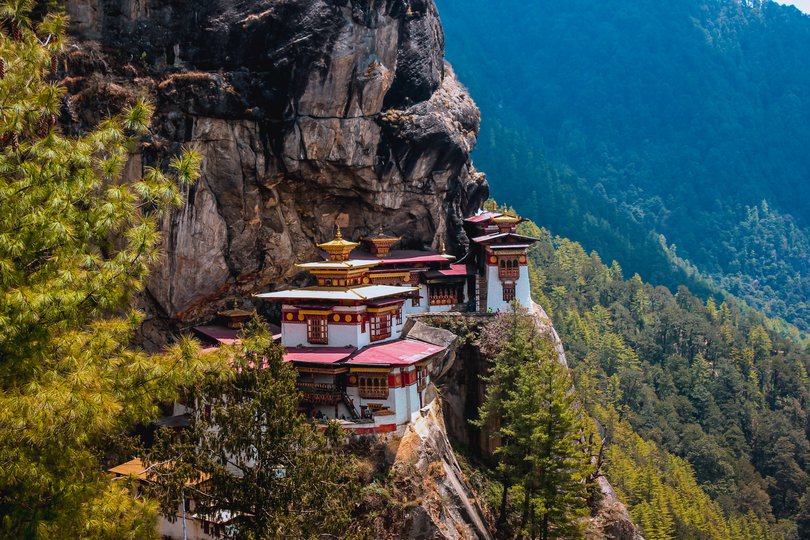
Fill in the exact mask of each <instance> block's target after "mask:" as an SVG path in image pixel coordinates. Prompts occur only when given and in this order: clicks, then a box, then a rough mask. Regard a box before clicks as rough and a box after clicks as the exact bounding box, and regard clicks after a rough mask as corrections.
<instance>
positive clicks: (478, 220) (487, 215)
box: [464, 212, 503, 223]
mask: <svg viewBox="0 0 810 540" xmlns="http://www.w3.org/2000/svg"><path fill="white" fill-rule="evenodd" d="M502 215H503V214H499V213H497V212H484V213H483V214H478V215H477V216H473V217H471V218H467V219H465V220H464V221H467V222H469V223H481V222H482V221H489V220H490V219H494V218H496V217H499V216H502Z"/></svg>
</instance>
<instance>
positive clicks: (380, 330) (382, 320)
mask: <svg viewBox="0 0 810 540" xmlns="http://www.w3.org/2000/svg"><path fill="white" fill-rule="evenodd" d="M370 323H371V341H379V340H381V339H386V338H390V337H391V314H390V313H382V314H380V315H377V316H373V317H371V321H370Z"/></svg>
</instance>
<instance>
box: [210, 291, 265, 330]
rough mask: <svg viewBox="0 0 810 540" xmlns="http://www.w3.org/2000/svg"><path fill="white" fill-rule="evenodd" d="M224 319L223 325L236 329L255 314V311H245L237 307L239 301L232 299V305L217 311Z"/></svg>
mask: <svg viewBox="0 0 810 540" xmlns="http://www.w3.org/2000/svg"><path fill="white" fill-rule="evenodd" d="M217 315H218V316H220V317H222V318H223V319H224V320H225V326H227V327H228V328H233V329H235V330H238V329H240V328H242V326H243V325H244V324H245V323H246V322H248V321H249V320H250V319H252V318H253V316H254V315H256V312H255V311H247V310H245V309H241V308H240V307H239V301H238V300H236V299H234V301H233V307H232V308H231V309H226V310H224V311H220V312H218V313H217Z"/></svg>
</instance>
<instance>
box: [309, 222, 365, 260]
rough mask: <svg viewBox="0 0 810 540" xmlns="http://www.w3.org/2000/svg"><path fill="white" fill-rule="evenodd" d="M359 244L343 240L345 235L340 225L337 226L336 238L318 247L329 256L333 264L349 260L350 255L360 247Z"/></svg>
mask: <svg viewBox="0 0 810 540" xmlns="http://www.w3.org/2000/svg"><path fill="white" fill-rule="evenodd" d="M359 245H360V244H359V243H358V242H349V241H348V240H344V239H343V234H342V233H341V231H340V225H337V232H336V233H335V238H334V239H332V240H330V241H329V242H324V243H323V244H318V247H319V248H321V249H322V250H324V251H325V252H326V253H327V254H329V260H330V261H333V262H341V261H347V260H349V254H350V253H351V252H352V251H353V250H354V248H356V247H357V246H359Z"/></svg>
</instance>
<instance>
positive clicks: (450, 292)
mask: <svg viewBox="0 0 810 540" xmlns="http://www.w3.org/2000/svg"><path fill="white" fill-rule="evenodd" d="M463 296H464V293H463V288H462V287H459V286H454V285H431V286H430V288H429V297H428V301H429V303H430V305H431V306H451V305H454V304H458V303H460V302H461V299H462V298H463Z"/></svg>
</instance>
